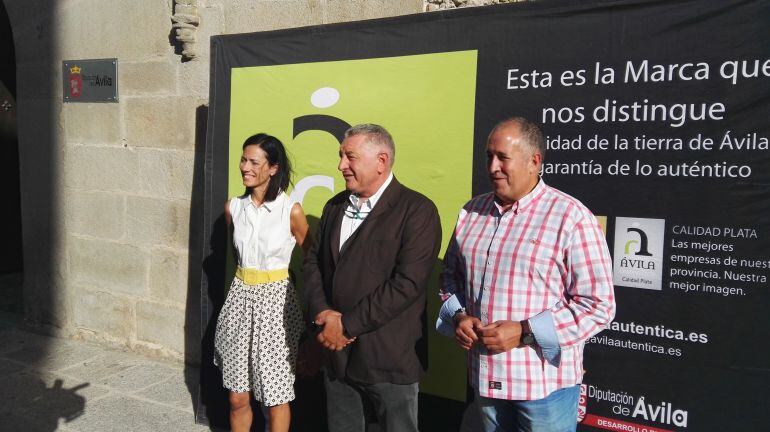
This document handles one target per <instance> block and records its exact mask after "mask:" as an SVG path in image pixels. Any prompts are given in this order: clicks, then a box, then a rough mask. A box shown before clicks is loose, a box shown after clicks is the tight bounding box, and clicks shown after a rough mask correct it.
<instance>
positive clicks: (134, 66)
mask: <svg viewBox="0 0 770 432" xmlns="http://www.w3.org/2000/svg"><path fill="white" fill-rule="evenodd" d="M177 67H178V62H176V61H173V62H172V61H146V62H131V63H129V62H121V63H120V69H119V70H118V73H119V75H120V78H119V83H120V96H121V97H122V96H137V95H173V94H176V77H177Z"/></svg>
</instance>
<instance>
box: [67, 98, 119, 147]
mask: <svg viewBox="0 0 770 432" xmlns="http://www.w3.org/2000/svg"><path fill="white" fill-rule="evenodd" d="M120 111H121V110H120V105H119V104H116V103H99V104H92V103H65V104H63V105H62V114H63V117H64V124H63V128H64V136H65V138H66V139H67V144H100V145H108V146H109V145H111V146H122V145H123V143H122V142H121V140H120V138H121V137H120V123H121V115H120V114H121V112H120Z"/></svg>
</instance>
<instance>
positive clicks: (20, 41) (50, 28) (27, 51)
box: [5, 0, 57, 66]
mask: <svg viewBox="0 0 770 432" xmlns="http://www.w3.org/2000/svg"><path fill="white" fill-rule="evenodd" d="M5 3H6V8H7V9H6V10H7V12H8V15H9V18H10V22H11V23H12V25H13V39H14V45H15V46H14V51H15V54H16V64H17V66H21V65H25V66H29V65H41V64H43V63H49V62H50V63H56V62H55V61H54V62H51V59H54V58H55V57H56V48H57V29H56V27H55V26H54V23H55V21H56V19H55V16H56V12H55V11H54V10H53V9H54V8H52V7H51V3H50V1H45V0H30V1H28V2H27V1H7V2H5Z"/></svg>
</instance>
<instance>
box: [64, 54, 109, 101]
mask: <svg viewBox="0 0 770 432" xmlns="http://www.w3.org/2000/svg"><path fill="white" fill-rule="evenodd" d="M62 78H63V80H64V85H63V90H64V102H117V101H118V59H116V58H110V59H92V60H64V61H63V62H62Z"/></svg>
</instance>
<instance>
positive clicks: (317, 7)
mask: <svg viewBox="0 0 770 432" xmlns="http://www.w3.org/2000/svg"><path fill="white" fill-rule="evenodd" d="M322 23H323V8H322V6H321V2H320V0H280V1H253V0H233V1H232V2H231V4H230V5H229V7H227V9H226V10H225V32H226V33H250V32H256V31H265V30H277V29H283V28H290V27H304V26H309V25H316V24H322Z"/></svg>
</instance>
